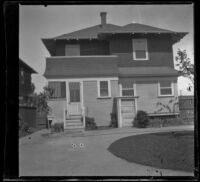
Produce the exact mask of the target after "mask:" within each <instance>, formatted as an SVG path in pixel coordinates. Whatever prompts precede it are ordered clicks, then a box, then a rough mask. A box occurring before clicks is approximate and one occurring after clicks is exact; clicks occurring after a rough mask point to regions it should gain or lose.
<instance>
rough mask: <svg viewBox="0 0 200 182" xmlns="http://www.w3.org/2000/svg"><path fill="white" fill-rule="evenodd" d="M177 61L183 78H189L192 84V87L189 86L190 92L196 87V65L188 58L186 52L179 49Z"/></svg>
mask: <svg viewBox="0 0 200 182" xmlns="http://www.w3.org/2000/svg"><path fill="white" fill-rule="evenodd" d="M175 60H176V66H178V69H179V72H180V74H181V76H184V77H186V78H188V79H189V80H190V81H191V82H192V85H189V88H188V90H191V87H192V86H193V85H194V64H192V63H191V60H190V58H188V57H187V52H186V50H181V49H178V51H177V56H176V57H175Z"/></svg>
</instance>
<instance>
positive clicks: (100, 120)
mask: <svg viewBox="0 0 200 182" xmlns="http://www.w3.org/2000/svg"><path fill="white" fill-rule="evenodd" d="M83 95H84V106H85V109H86V116H88V117H93V118H94V119H95V122H96V124H97V126H108V125H109V124H110V120H111V118H110V113H111V112H112V110H113V107H114V106H113V97H116V96H118V81H114V80H113V81H112V80H111V96H112V98H108V99H100V98H97V97H98V96H97V81H84V82H83Z"/></svg>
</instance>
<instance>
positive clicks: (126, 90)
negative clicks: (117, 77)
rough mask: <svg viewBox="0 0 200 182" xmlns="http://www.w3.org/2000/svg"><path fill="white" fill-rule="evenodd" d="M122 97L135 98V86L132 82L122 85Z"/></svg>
mask: <svg viewBox="0 0 200 182" xmlns="http://www.w3.org/2000/svg"><path fill="white" fill-rule="evenodd" d="M121 95H122V96H123V97H130V96H134V95H135V93H134V86H133V83H132V82H123V83H122V90H121Z"/></svg>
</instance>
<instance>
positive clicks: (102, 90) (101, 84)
mask: <svg viewBox="0 0 200 182" xmlns="http://www.w3.org/2000/svg"><path fill="white" fill-rule="evenodd" d="M97 86H98V97H102V98H103V97H111V88H110V81H109V80H102V81H98V83H97Z"/></svg>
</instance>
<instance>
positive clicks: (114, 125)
mask: <svg viewBox="0 0 200 182" xmlns="http://www.w3.org/2000/svg"><path fill="white" fill-rule="evenodd" d="M110 117H111V121H110V125H109V127H112V128H117V114H116V113H110Z"/></svg>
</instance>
